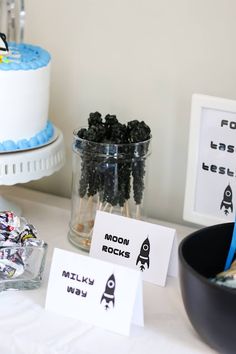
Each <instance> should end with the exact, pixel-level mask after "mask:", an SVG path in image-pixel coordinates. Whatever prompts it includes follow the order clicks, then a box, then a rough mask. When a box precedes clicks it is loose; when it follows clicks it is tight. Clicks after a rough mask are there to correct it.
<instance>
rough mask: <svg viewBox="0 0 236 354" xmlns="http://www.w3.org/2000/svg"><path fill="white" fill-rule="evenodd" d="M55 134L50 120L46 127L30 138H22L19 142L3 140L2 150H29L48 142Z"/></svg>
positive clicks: (0, 146) (0, 150)
mask: <svg viewBox="0 0 236 354" xmlns="http://www.w3.org/2000/svg"><path fill="white" fill-rule="evenodd" d="M53 134H54V127H53V125H52V123H51V122H50V121H48V122H47V125H46V127H45V128H44V129H43V130H42V131H41V132H39V133H38V134H36V135H35V136H33V137H31V138H30V139H29V140H27V139H21V140H19V141H17V142H15V141H13V140H5V141H1V142H0V152H7V151H15V150H16V151H17V150H27V149H32V148H36V147H39V146H40V145H43V144H45V143H47V142H48V141H49V140H50V139H51V138H52V137H53Z"/></svg>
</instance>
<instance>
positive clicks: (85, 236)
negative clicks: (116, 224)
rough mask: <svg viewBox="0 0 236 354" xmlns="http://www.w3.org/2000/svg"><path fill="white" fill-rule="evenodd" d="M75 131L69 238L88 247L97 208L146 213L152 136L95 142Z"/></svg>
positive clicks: (132, 214) (135, 215)
mask: <svg viewBox="0 0 236 354" xmlns="http://www.w3.org/2000/svg"><path fill="white" fill-rule="evenodd" d="M77 133H78V130H76V131H74V134H73V156H72V198H71V200H72V207H71V220H70V230H69V234H68V238H69V240H70V241H71V242H72V243H73V244H74V245H75V246H77V247H79V248H81V249H83V250H86V251H89V249H90V244H91V238H92V234H93V226H94V219H95V215H96V211H97V210H101V211H106V212H108V213H115V214H118V215H122V216H126V217H131V218H136V219H141V218H142V217H143V216H144V210H143V205H144V192H146V186H147V183H146V177H147V159H148V157H149V155H150V153H151V151H150V142H151V139H149V140H146V141H142V142H138V143H130V144H106V143H95V142H91V141H88V140H84V139H81V138H79V137H78V135H77Z"/></svg>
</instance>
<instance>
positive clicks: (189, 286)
mask: <svg viewBox="0 0 236 354" xmlns="http://www.w3.org/2000/svg"><path fill="white" fill-rule="evenodd" d="M233 226H234V223H226V224H220V225H214V226H210V227H206V228H203V229H201V230H198V231H196V232H194V233H192V234H191V235H189V236H187V237H185V238H184V239H183V240H182V242H181V243H180V245H179V275H180V287H181V293H182V298H183V302H184V306H185V310H186V312H187V315H188V317H189V320H190V322H191V323H192V326H193V327H194V328H195V330H196V331H197V332H198V334H199V335H200V336H201V337H202V339H203V340H204V341H205V342H206V343H207V344H208V345H210V346H211V347H212V348H214V349H216V350H218V351H219V352H220V353H227V354H229V353H231V354H235V353H236V289H232V288H227V287H225V286H220V285H218V284H215V283H213V282H212V281H210V278H212V277H214V276H215V275H216V274H217V273H219V272H221V271H222V270H223V269H224V266H225V261H226V258H227V254H228V250H229V247H230V243H231V238H232V233H233Z"/></svg>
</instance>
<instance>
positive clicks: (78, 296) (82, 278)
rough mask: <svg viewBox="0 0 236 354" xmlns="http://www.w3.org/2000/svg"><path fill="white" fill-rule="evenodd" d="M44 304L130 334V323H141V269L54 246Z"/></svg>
mask: <svg viewBox="0 0 236 354" xmlns="http://www.w3.org/2000/svg"><path fill="white" fill-rule="evenodd" d="M45 307H46V309H47V310H50V311H53V312H56V313H58V314H61V315H64V316H69V317H74V318H77V319H79V320H81V321H84V322H88V323H91V324H94V325H97V326H100V327H103V328H105V329H109V330H111V331H114V332H117V333H120V334H124V335H129V332H130V325H131V323H134V324H136V325H140V326H143V298H142V281H141V277H140V273H139V272H138V271H135V270H133V269H127V268H125V267H122V266H119V265H114V264H111V263H108V262H104V261H101V260H98V259H95V258H91V257H87V256H82V255H79V254H77V253H73V252H69V251H65V250H61V249H58V248H55V249H54V254H53V259H52V264H51V270H50V277H49V282H48V289H47V296H46V305H45Z"/></svg>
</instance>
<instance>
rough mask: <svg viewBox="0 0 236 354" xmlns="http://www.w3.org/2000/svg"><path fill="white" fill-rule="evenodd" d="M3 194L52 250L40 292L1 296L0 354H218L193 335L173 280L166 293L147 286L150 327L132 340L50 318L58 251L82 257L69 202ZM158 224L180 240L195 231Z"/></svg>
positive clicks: (135, 331) (22, 192) (17, 191)
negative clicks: (72, 234) (72, 235)
mask: <svg viewBox="0 0 236 354" xmlns="http://www.w3.org/2000/svg"><path fill="white" fill-rule="evenodd" d="M2 194H3V195H4V196H5V197H6V196H7V197H8V198H9V199H11V200H14V201H16V202H17V203H18V204H19V205H20V206H21V207H22V209H23V215H24V216H25V217H26V218H27V219H28V221H30V222H31V223H33V224H34V225H35V226H36V227H37V229H38V231H39V235H40V238H42V239H44V240H45V241H46V242H47V243H48V245H49V249H48V254H47V261H46V268H45V272H44V280H43V284H42V286H41V287H40V288H39V289H36V290H27V291H14V290H13V291H5V292H2V293H0V314H1V320H0V354H31V353H32V354H59V353H61V354H62V353H63V354H94V353H102V354H126V353H127V354H128V353H129V354H144V353H145V354H147V353H150V354H152V353H160V354H165V353H168V354H171V353H174V354H178V353H179V354H198V353H201V354H204V353H208V354H209V353H215V351H214V350H212V349H211V348H209V347H208V346H207V345H206V344H204V343H203V342H202V340H201V339H200V338H199V336H198V335H197V334H196V332H195V331H194V330H193V328H192V326H191V324H190V322H189V320H188V318H187V315H186V313H185V310H184V307H183V303H182V299H181V294H180V289H179V284H178V279H177V278H172V277H168V279H167V285H166V287H164V288H162V287H159V286H156V285H152V284H150V283H144V287H143V288H144V289H143V292H144V293H143V295H144V315H145V326H144V327H143V328H139V327H133V328H132V331H131V335H130V336H129V337H125V336H121V335H118V334H114V333H112V332H109V331H106V330H103V329H100V328H97V327H95V326H92V325H89V324H86V323H82V322H81V321H78V320H75V319H71V318H67V317H61V316H59V315H56V314H54V313H51V312H47V311H46V310H45V309H44V305H45V298H46V291H47V282H48V276H49V271H50V264H51V259H52V252H53V248H54V247H59V248H62V249H65V250H69V251H73V252H80V251H79V250H78V249H76V248H75V247H74V246H73V245H71V244H70V243H69V241H68V239H67V232H68V223H69V219H70V201H69V200H68V199H64V198H60V197H56V196H51V195H48V194H43V193H39V192H35V191H30V190H27V189H24V188H19V187H8V188H5V187H3V188H2ZM158 223H160V224H162V225H166V226H168V227H173V228H176V230H177V234H178V239H181V238H182V237H183V236H185V235H187V234H189V233H190V232H192V231H193V230H192V229H190V228H188V227H185V226H180V225H174V224H169V223H164V222H158Z"/></svg>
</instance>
